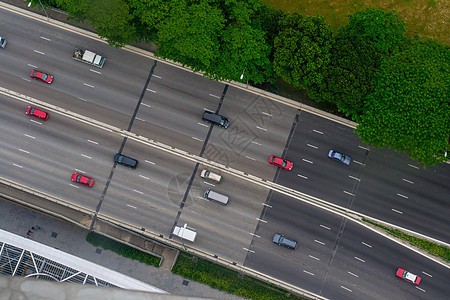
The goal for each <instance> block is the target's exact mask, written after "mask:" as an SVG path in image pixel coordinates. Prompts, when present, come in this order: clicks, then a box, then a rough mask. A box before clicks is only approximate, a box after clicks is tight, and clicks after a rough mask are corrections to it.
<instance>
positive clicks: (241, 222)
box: [178, 166, 268, 264]
mask: <svg viewBox="0 0 450 300" xmlns="http://www.w3.org/2000/svg"><path fill="white" fill-rule="evenodd" d="M201 170H203V167H202V166H200V167H199V168H198V172H197V174H196V176H195V179H194V182H193V185H192V187H191V189H190V192H189V195H188V198H187V201H186V203H185V205H184V207H183V209H182V211H181V216H180V219H179V221H178V226H183V225H184V223H187V224H188V226H189V227H191V228H194V229H195V230H196V231H197V235H198V236H197V238H198V239H197V240H196V242H195V245H194V246H195V247H197V248H200V249H202V250H205V251H208V252H211V253H213V254H216V255H218V256H219V257H222V258H226V259H229V260H232V261H234V262H236V263H239V264H242V263H243V262H244V259H245V256H246V254H247V251H248V247H249V246H250V242H251V239H252V237H253V234H254V232H255V228H256V225H257V223H258V219H259V218H260V216H261V211H262V209H263V207H264V205H263V202H264V199H265V198H266V197H267V193H268V190H267V189H266V188H263V187H259V186H257V185H252V184H248V182H245V181H242V180H241V179H239V178H236V177H234V176H230V175H228V174H223V178H222V182H221V183H215V182H212V181H207V180H205V179H203V178H201V177H200V172H201ZM213 172H214V171H213ZM216 172H217V171H216ZM206 189H210V190H212V191H215V192H217V193H220V194H223V195H226V196H228V197H229V203H228V204H227V205H221V204H219V203H217V202H215V201H213V200H208V199H205V198H204V192H205V190H206Z"/></svg>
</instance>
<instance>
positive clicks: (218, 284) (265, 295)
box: [172, 252, 300, 300]
mask: <svg viewBox="0 0 450 300" xmlns="http://www.w3.org/2000/svg"><path fill="white" fill-rule="evenodd" d="M195 260H196V261H194V256H192V255H189V254H187V253H184V252H181V253H180V255H179V256H178V259H177V261H176V263H175V265H174V266H173V268H172V272H173V273H175V274H178V275H181V276H183V277H186V278H189V279H192V280H195V281H197V282H201V283H204V284H207V285H209V286H211V287H213V288H215V289H218V290H221V291H226V292H228V293H231V294H234V295H237V296H241V297H244V298H247V299H255V300H256V299H261V300H266V299H280V300H283V299H300V298H299V297H297V296H294V295H291V294H288V293H286V292H284V291H283V290H281V289H279V288H277V287H275V286H274V285H271V284H268V283H265V282H262V281H259V280H257V279H253V278H251V277H248V276H242V279H240V278H239V277H238V273H237V272H236V271H232V270H230V269H227V268H224V267H221V266H219V265H217V264H214V263H212V262H209V261H207V260H204V259H201V258H195Z"/></svg>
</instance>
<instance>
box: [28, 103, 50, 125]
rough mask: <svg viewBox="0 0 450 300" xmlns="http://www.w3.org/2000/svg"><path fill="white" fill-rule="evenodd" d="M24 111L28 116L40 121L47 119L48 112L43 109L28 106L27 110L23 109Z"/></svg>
mask: <svg viewBox="0 0 450 300" xmlns="http://www.w3.org/2000/svg"><path fill="white" fill-rule="evenodd" d="M25 113H26V114H27V115H29V116H32V117H35V118H38V119H41V120H42V121H47V120H48V113H46V112H45V111H42V110H39V109H37V108H34V107H31V106H28V107H27V110H26V111H25Z"/></svg>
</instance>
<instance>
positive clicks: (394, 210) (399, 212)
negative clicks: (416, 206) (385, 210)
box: [392, 209, 403, 215]
mask: <svg viewBox="0 0 450 300" xmlns="http://www.w3.org/2000/svg"><path fill="white" fill-rule="evenodd" d="M392 211H393V212H396V213H398V214H401V215H403V212H401V211H399V210H396V209H392Z"/></svg>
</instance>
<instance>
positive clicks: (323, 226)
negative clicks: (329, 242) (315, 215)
mask: <svg viewBox="0 0 450 300" xmlns="http://www.w3.org/2000/svg"><path fill="white" fill-rule="evenodd" d="M320 227H322V228H325V229H328V230H331V228H330V227H327V226H325V225H322V224H320Z"/></svg>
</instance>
